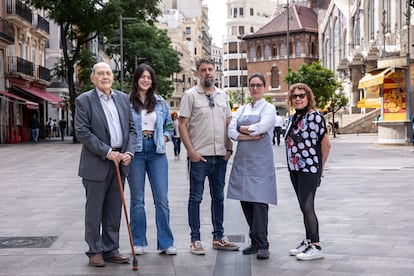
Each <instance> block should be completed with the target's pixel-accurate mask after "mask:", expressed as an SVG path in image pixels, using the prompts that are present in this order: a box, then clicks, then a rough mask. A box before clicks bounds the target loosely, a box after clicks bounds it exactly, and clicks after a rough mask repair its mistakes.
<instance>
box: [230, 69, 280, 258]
mask: <svg viewBox="0 0 414 276" xmlns="http://www.w3.org/2000/svg"><path fill="white" fill-rule="evenodd" d="M265 85H266V81H265V77H264V76H263V75H262V74H260V73H254V74H252V75H251V76H250V77H249V91H250V96H251V97H252V102H251V103H249V104H246V105H243V106H242V107H240V108H239V109H238V110H237V112H236V114H235V115H234V116H233V118H232V121H231V123H230V126H229V136H230V138H231V139H233V140H236V141H238V143H237V150H236V154H235V156H234V159H233V167H232V170H231V174H230V180H229V186H228V192H227V197H228V198H231V199H236V200H240V203H241V207H242V209H243V213H244V216H245V218H246V221H247V224H248V225H249V237H250V246H249V247H247V248H245V249H243V254H253V253H257V255H256V257H257V259H268V258H269V241H268V239H267V235H268V231H267V230H268V212H269V204H274V205H276V204H277V192H276V174H275V168H274V159H273V149H272V142H271V137H273V129H274V125H275V121H276V110H275V107H274V105H272V104H270V103H268V102H266V101H265V100H264V99H263V95H264V91H265V88H264V87H265ZM258 156H259V157H260V158H258Z"/></svg>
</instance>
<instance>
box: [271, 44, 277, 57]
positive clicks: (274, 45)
mask: <svg viewBox="0 0 414 276" xmlns="http://www.w3.org/2000/svg"><path fill="white" fill-rule="evenodd" d="M276 56H277V45H276V44H273V46H272V57H273V58H276Z"/></svg>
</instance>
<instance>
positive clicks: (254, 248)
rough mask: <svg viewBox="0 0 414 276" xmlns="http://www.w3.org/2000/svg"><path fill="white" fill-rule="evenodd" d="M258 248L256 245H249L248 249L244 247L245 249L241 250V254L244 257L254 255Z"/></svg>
mask: <svg viewBox="0 0 414 276" xmlns="http://www.w3.org/2000/svg"><path fill="white" fill-rule="evenodd" d="M258 249H259V248H257V245H250V246H249V247H246V248H245V249H243V251H242V252H243V254H244V255H249V254H254V253H257V250H258Z"/></svg>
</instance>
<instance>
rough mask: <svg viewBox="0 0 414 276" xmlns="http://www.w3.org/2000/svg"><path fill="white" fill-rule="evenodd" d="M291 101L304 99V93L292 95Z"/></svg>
mask: <svg viewBox="0 0 414 276" xmlns="http://www.w3.org/2000/svg"><path fill="white" fill-rule="evenodd" d="M291 97H292V100H294V99H296V98H299V99H304V98H305V97H306V93H300V94H292V96H291Z"/></svg>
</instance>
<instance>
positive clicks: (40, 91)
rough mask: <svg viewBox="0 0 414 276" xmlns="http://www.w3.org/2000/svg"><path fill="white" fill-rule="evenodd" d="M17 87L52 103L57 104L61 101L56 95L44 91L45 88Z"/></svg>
mask: <svg viewBox="0 0 414 276" xmlns="http://www.w3.org/2000/svg"><path fill="white" fill-rule="evenodd" d="M17 87H18V88H19V89H21V90H23V91H25V92H27V93H29V94H32V95H34V96H36V97H38V98H41V99H43V100H45V101H48V102H49V103H52V104H59V103H61V102H62V99H61V98H59V97H58V96H55V95H53V94H50V93H48V92H46V90H43V89H36V88H26V87H24V86H17Z"/></svg>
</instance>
